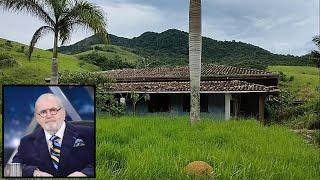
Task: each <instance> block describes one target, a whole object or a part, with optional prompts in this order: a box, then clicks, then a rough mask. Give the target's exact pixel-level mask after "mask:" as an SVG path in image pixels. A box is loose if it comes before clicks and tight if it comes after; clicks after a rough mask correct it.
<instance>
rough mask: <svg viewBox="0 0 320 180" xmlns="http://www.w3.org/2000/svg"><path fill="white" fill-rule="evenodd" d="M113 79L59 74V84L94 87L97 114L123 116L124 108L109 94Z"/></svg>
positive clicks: (93, 74)
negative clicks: (105, 113)
mask: <svg viewBox="0 0 320 180" xmlns="http://www.w3.org/2000/svg"><path fill="white" fill-rule="evenodd" d="M112 82H114V80H113V79H111V78H109V77H107V76H105V75H103V74H100V73H94V72H91V73H90V72H89V73H88V72H70V71H64V72H62V73H61V74H60V84H80V85H94V86H96V107H97V110H98V111H99V112H107V113H109V114H111V115H123V113H124V111H125V107H124V106H123V105H122V104H120V103H119V102H118V101H117V100H116V99H115V97H114V94H112V93H109V89H108V87H109V84H110V83H112Z"/></svg>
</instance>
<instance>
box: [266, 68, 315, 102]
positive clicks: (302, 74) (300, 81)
mask: <svg viewBox="0 0 320 180" xmlns="http://www.w3.org/2000/svg"><path fill="white" fill-rule="evenodd" d="M268 70H269V71H273V72H279V73H280V74H283V75H284V77H283V78H282V81H280V87H281V88H282V89H283V90H289V91H290V92H292V93H294V94H295V95H296V97H297V98H298V99H301V100H307V99H311V98H316V97H317V89H319V88H320V75H319V70H318V69H317V68H316V67H308V66H269V67H268ZM318 96H319V95H318Z"/></svg>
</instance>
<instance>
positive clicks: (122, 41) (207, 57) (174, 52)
mask: <svg viewBox="0 0 320 180" xmlns="http://www.w3.org/2000/svg"><path fill="white" fill-rule="evenodd" d="M109 40H110V42H111V43H112V44H113V45H116V46H120V47H122V48H123V49H124V50H127V51H130V52H132V53H135V54H137V55H138V56H141V57H143V58H144V62H140V64H141V63H143V64H144V65H145V66H151V67H154V66H162V65H166V66H174V65H187V64H188V33H186V32H183V31H180V30H176V29H169V30H167V31H164V32H162V33H155V32H145V33H143V34H141V35H140V36H138V37H134V38H132V39H128V38H123V37H118V36H115V35H112V34H109ZM95 44H103V40H102V39H101V38H100V37H99V35H93V36H91V37H89V38H86V39H83V40H81V41H79V42H77V43H75V44H74V45H70V46H62V47H60V48H59V52H61V53H65V54H76V53H80V52H84V51H88V50H91V49H92V46H93V45H95ZM202 62H203V63H215V64H224V65H232V66H241V67H251V68H258V69H265V68H266V67H267V66H269V65H311V61H310V60H309V57H308V56H301V57H298V56H292V55H279V54H273V53H271V52H269V51H267V50H265V49H262V48H260V47H258V46H254V45H251V44H248V43H244V42H236V41H217V40H214V39H211V38H208V37H203V47H202Z"/></svg>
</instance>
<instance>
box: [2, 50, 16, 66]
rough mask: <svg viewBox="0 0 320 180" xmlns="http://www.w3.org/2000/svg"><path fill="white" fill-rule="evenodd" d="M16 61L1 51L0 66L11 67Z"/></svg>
mask: <svg viewBox="0 0 320 180" xmlns="http://www.w3.org/2000/svg"><path fill="white" fill-rule="evenodd" d="M16 64H18V62H17V61H16V60H15V59H14V58H13V57H12V56H11V55H9V54H6V53H1V54H0V68H6V67H13V66H15V65H16Z"/></svg>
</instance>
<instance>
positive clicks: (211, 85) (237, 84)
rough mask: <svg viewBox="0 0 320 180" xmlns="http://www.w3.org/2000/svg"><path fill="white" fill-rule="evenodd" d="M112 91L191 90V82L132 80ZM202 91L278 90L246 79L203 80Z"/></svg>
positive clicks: (119, 84) (112, 88)
mask: <svg viewBox="0 0 320 180" xmlns="http://www.w3.org/2000/svg"><path fill="white" fill-rule="evenodd" d="M110 91H111V92H131V91H137V92H149V93H152V92H181V91H182V92H183V91H184V92H186V91H187V92H189V91H190V88H189V82H176V81H172V82H132V83H115V84H112V85H111V87H110ZM201 91H212V92H217V91H228V92H241V91H245V92H278V91H279V89H278V88H277V87H275V86H264V85H258V84H253V83H248V82H246V81H238V80H233V81H202V82H201Z"/></svg>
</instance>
